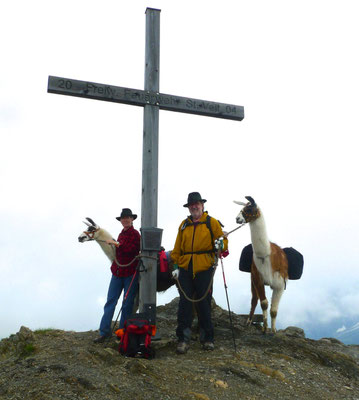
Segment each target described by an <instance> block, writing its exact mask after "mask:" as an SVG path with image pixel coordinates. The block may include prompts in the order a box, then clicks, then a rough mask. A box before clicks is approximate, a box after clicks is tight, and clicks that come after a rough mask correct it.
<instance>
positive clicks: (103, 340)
mask: <svg viewBox="0 0 359 400" xmlns="http://www.w3.org/2000/svg"><path fill="white" fill-rule="evenodd" d="M109 338H110V336H99V337H98V338H96V339H95V340H94V341H93V342H94V343H104V342H105V340H106V339H109Z"/></svg>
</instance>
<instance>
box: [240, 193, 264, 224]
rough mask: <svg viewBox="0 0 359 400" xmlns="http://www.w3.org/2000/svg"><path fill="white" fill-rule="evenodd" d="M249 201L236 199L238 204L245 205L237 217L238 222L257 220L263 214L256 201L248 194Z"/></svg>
mask: <svg viewBox="0 0 359 400" xmlns="http://www.w3.org/2000/svg"><path fill="white" fill-rule="evenodd" d="M246 199H247V200H248V203H243V202H241V201H235V200H234V202H235V203H236V204H239V205H241V206H244V207H243V208H242V210H241V211H240V213H239V214H238V215H237V217H236V222H237V224H245V223H247V222H252V221H254V220H256V219H257V218H258V217H259V216H260V215H261V214H260V210H259V208H258V206H257V204H256V202H255V201H254V199H253V197H251V196H246Z"/></svg>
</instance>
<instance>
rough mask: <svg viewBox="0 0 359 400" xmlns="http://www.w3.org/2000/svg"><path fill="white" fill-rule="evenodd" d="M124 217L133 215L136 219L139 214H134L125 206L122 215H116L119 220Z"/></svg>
mask: <svg viewBox="0 0 359 400" xmlns="http://www.w3.org/2000/svg"><path fill="white" fill-rule="evenodd" d="M123 217H132V218H133V219H134V220H135V219H136V218H137V214H132V211H131V210H130V209H129V208H123V209H122V212H121V215H120V216H119V217H116V219H117V220H118V221H121V218H123Z"/></svg>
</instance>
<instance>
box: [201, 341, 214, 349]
mask: <svg viewBox="0 0 359 400" xmlns="http://www.w3.org/2000/svg"><path fill="white" fill-rule="evenodd" d="M203 350H214V343H213V342H205V343H204V344H203Z"/></svg>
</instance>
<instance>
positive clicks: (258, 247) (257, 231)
mask: <svg viewBox="0 0 359 400" xmlns="http://www.w3.org/2000/svg"><path fill="white" fill-rule="evenodd" d="M249 226H250V229H251V239H252V246H253V251H254V252H255V253H256V255H257V256H259V257H265V256H267V255H269V254H270V243H269V239H268V236H267V230H266V225H265V222H264V218H263V215H262V214H261V215H260V216H259V217H258V218H257V219H256V220H254V221H252V222H250V223H249Z"/></svg>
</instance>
